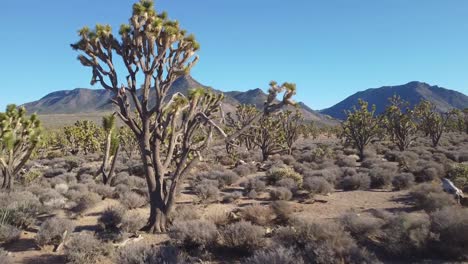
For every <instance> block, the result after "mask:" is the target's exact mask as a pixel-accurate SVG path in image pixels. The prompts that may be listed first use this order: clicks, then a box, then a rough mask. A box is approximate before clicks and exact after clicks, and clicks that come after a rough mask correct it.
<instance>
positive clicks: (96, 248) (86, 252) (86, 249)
mask: <svg viewBox="0 0 468 264" xmlns="http://www.w3.org/2000/svg"><path fill="white" fill-rule="evenodd" d="M111 250H112V249H111V247H110V245H109V244H107V243H103V242H102V241H100V240H98V239H96V238H95V237H94V236H93V235H92V234H89V233H79V234H76V235H74V236H73V237H71V239H70V241H68V243H67V244H66V245H65V258H66V259H67V263H71V264H84V263H86V264H88V263H89V264H94V263H99V261H100V259H101V258H102V257H105V256H108V255H109V254H110V253H111Z"/></svg>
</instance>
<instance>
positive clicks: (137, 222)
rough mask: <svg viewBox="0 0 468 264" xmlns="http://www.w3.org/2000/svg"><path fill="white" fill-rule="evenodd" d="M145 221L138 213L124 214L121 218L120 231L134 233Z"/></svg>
mask: <svg viewBox="0 0 468 264" xmlns="http://www.w3.org/2000/svg"><path fill="white" fill-rule="evenodd" d="M145 221H146V219H145V218H144V217H143V216H142V215H141V214H140V213H138V212H129V211H127V212H125V214H124V215H123V218H122V226H121V228H122V230H123V231H125V232H127V233H136V232H137V231H138V230H140V228H141V227H142V226H143V225H144V224H145V223H146V222H145Z"/></svg>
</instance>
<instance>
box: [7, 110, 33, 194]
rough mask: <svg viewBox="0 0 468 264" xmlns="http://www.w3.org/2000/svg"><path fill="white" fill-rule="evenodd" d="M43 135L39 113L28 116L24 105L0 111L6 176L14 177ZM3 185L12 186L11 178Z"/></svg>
mask: <svg viewBox="0 0 468 264" xmlns="http://www.w3.org/2000/svg"><path fill="white" fill-rule="evenodd" d="M41 135H42V129H41V124H40V121H39V119H38V118H37V115H36V114H33V115H31V116H29V117H28V116H27V115H26V109H25V108H24V107H19V108H18V107H16V105H8V106H7V108H6V111H5V112H4V113H0V170H1V172H2V173H3V175H4V177H14V176H15V175H16V174H17V173H18V172H19V170H20V169H21V168H22V167H23V165H24V164H25V163H26V161H27V160H28V159H29V157H30V156H31V154H32V152H33V151H34V149H35V148H36V147H37V145H38V144H39V142H40V140H41ZM7 180H8V181H9V182H7ZM3 185H4V186H3V187H6V188H10V187H11V179H6V178H5V181H4V184H3Z"/></svg>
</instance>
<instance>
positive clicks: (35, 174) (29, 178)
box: [20, 170, 43, 185]
mask: <svg viewBox="0 0 468 264" xmlns="http://www.w3.org/2000/svg"><path fill="white" fill-rule="evenodd" d="M42 175H43V174H42V172H41V171H39V170H29V171H28V172H26V173H25V174H24V175H23V176H22V177H21V179H20V181H21V183H22V184H24V185H28V184H30V183H31V182H33V181H35V180H36V179H39V178H41V177H42Z"/></svg>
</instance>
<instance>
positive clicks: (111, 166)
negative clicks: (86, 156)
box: [101, 115, 120, 184]
mask: <svg viewBox="0 0 468 264" xmlns="http://www.w3.org/2000/svg"><path fill="white" fill-rule="evenodd" d="M115 123H116V122H115V115H108V116H104V117H103V118H102V128H103V129H104V133H105V134H106V144H105V145H104V148H105V149H104V157H103V161H102V166H101V174H102V182H103V183H104V184H108V183H111V180H112V176H113V175H114V170H115V164H116V162H117V157H118V155H119V151H120V142H119V137H118V133H117V131H116V128H115Z"/></svg>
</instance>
